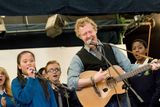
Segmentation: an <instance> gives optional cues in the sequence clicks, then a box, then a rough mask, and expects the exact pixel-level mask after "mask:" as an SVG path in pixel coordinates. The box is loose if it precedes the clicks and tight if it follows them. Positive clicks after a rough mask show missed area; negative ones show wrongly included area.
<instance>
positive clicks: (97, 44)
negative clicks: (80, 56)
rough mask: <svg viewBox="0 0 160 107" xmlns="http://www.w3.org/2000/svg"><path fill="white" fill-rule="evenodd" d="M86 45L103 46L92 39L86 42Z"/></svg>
mask: <svg viewBox="0 0 160 107" xmlns="http://www.w3.org/2000/svg"><path fill="white" fill-rule="evenodd" d="M86 45H94V46H103V44H100V43H96V42H94V41H93V39H92V38H91V39H89V40H88V41H87V42H86Z"/></svg>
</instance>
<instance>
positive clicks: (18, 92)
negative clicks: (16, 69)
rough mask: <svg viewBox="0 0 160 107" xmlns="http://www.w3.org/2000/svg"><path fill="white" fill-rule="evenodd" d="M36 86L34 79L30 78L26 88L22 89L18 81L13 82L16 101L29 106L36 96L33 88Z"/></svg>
mask: <svg viewBox="0 0 160 107" xmlns="http://www.w3.org/2000/svg"><path fill="white" fill-rule="evenodd" d="M34 85H35V79H34V78H28V80H27V83H26V85H25V87H24V88H22V87H21V84H20V83H19V81H18V79H17V78H16V79H14V80H13V81H12V87H11V88H12V93H13V97H14V98H15V101H16V100H17V101H18V102H21V103H22V104H29V103H30V102H31V101H32V99H33V96H34V91H33V86H34Z"/></svg>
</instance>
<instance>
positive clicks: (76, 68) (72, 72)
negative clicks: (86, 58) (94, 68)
mask: <svg viewBox="0 0 160 107" xmlns="http://www.w3.org/2000/svg"><path fill="white" fill-rule="evenodd" d="M82 71H84V66H83V63H82V61H81V60H80V58H79V57H78V56H77V55H75V56H74V57H73V59H72V61H71V63H70V65H69V68H68V78H67V84H68V86H69V87H70V88H74V89H77V86H78V80H79V75H80V73H81V72H82Z"/></svg>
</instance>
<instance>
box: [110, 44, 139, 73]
mask: <svg viewBox="0 0 160 107" xmlns="http://www.w3.org/2000/svg"><path fill="white" fill-rule="evenodd" d="M112 45H113V44H112ZM112 45H111V46H112ZM112 49H113V52H114V55H115V58H116V60H117V62H118V65H119V66H120V67H122V68H123V70H125V71H126V72H129V71H132V70H134V69H136V68H138V66H139V65H138V64H131V62H130V60H129V59H128V57H127V56H126V55H125V54H124V53H123V52H122V51H120V50H119V49H118V48H117V47H114V46H112Z"/></svg>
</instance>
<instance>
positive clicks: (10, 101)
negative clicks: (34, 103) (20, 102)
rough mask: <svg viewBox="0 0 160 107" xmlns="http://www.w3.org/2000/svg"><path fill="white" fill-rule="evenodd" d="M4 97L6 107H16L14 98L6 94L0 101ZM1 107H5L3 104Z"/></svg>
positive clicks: (0, 95) (3, 94)
mask: <svg viewBox="0 0 160 107" xmlns="http://www.w3.org/2000/svg"><path fill="white" fill-rule="evenodd" d="M2 97H5V100H6V107H16V106H15V103H14V99H13V98H12V97H9V96H8V95H7V94H6V93H5V92H3V93H1V94H0V100H1V98H2ZM0 107H3V106H2V104H1V103H0Z"/></svg>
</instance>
